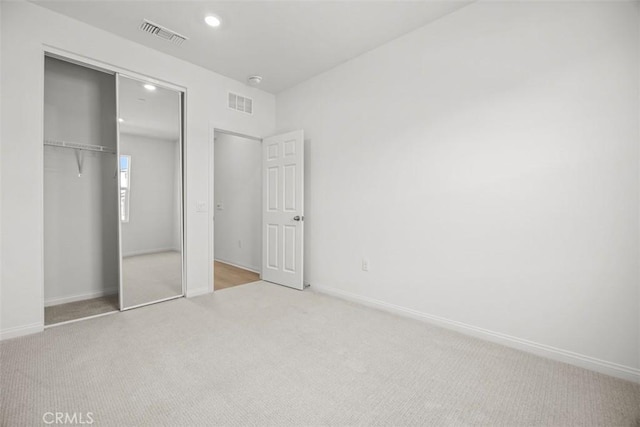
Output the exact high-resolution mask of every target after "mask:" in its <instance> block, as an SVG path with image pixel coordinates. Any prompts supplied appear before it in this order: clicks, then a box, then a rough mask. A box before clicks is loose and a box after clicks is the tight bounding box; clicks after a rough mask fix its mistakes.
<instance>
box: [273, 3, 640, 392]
mask: <svg viewBox="0 0 640 427" xmlns="http://www.w3.org/2000/svg"><path fill="white" fill-rule="evenodd" d="M638 75H639V70H638V5H637V3H622V2H611V3H600V2H566V3H563V2H513V3H508V2H479V3H474V4H472V5H470V6H467V7H465V8H463V9H461V10H459V11H457V12H455V13H453V14H450V15H448V16H447V17H444V18H443V19H440V20H438V21H436V22H434V23H432V24H429V25H427V26H425V27H423V28H421V29H419V30H417V31H415V32H413V33H411V34H409V35H406V36H404V37H401V38H399V39H397V40H395V41H392V42H390V43H388V44H386V45H384V46H381V47H380V48H377V49H375V50H373V51H370V52H369V53H367V54H364V55H362V56H360V57H358V58H356V59H354V60H352V61H350V62H348V63H345V64H343V65H341V66H339V67H337V68H335V69H333V70H331V71H328V72H326V73H324V74H322V75H320V76H318V77H316V78H313V79H311V80H309V81H307V82H305V83H302V84H300V85H299V86H297V87H295V88H292V89H290V90H287V91H285V92H283V93H281V94H279V95H278V96H277V99H276V102H277V121H276V122H277V127H278V129H279V130H280V131H285V130H289V129H294V128H304V130H305V135H306V137H307V138H308V139H309V140H310V147H311V153H310V156H309V158H308V164H307V165H306V166H307V174H308V177H307V183H308V186H307V189H306V191H307V196H308V198H307V205H306V208H307V209H306V218H305V219H306V220H308V221H306V224H305V230H307V231H308V234H307V236H306V242H307V248H306V253H307V259H306V265H307V269H306V272H307V278H306V280H307V281H309V282H310V283H311V286H312V287H314V288H316V289H322V290H325V291H327V292H333V293H334V294H338V295H342V296H344V297H348V298H353V299H358V300H360V301H366V302H369V303H371V304H374V305H377V306H379V307H383V308H387V309H392V310H396V311H403V312H405V313H410V314H412V315H414V316H417V317H422V318H428V319H431V320H432V321H436V322H440V323H441V324H446V325H448V326H450V327H456V328H458V329H461V330H465V331H466V332H469V333H475V334H478V335H481V336H483V337H485V338H491V339H495V340H498V341H501V342H504V343H508V344H510V345H514V346H519V347H521V348H525V349H527V350H529V351H537V352H540V353H542V354H546V355H548V356H552V357H557V358H559V359H563V360H568V361H570V362H571V363H576V364H583V365H585V366H589V367H591V368H595V369H600V370H603V371H606V372H609V373H614V374H616V375H621V376H625V377H629V378H634V379H636V380H640V370H638V368H640V354H639V353H640V351H639V350H640V349H639V338H638V337H639V328H640V324H639V322H638V313H639V310H640V307H639V298H638V297H639V293H640V289H639V283H640V282H639V277H638V268H639V265H638V256H639V251H638V245H639V241H638V240H639V237H638V236H639V234H638V233H639V226H638V225H639V215H638V201H639V197H638V196H639V193H638V190H639V187H638V172H639V168H638V158H639V152H638V141H639V126H638V120H639V118H638V111H639V107H640V105H639V100H638V93H639V91H638V90H639V88H638V82H639V80H638ZM362 258H367V259H368V260H369V261H370V271H369V272H363V271H362V270H361V261H362ZM456 322H457V323H456Z"/></svg>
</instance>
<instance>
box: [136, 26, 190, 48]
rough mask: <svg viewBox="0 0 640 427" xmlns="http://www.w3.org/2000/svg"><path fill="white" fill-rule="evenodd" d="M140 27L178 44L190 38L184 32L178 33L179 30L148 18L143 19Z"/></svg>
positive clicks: (146, 31)
mask: <svg viewBox="0 0 640 427" xmlns="http://www.w3.org/2000/svg"><path fill="white" fill-rule="evenodd" d="M140 29H141V30H142V31H144V32H145V33H149V34H152V35H154V36H156V37H160V38H161V39H163V40H166V41H169V42H171V43H173V44H177V45H178V46H180V45H181V44H182V43H184V41H185V40H188V38H187V37H185V36H183V35H182V34H178V33H177V32H175V31H173V30H170V29H168V28H166V27H163V26H161V25H158V24H156V23H154V22H151V21H149V20H148V19H144V20H142V24H140Z"/></svg>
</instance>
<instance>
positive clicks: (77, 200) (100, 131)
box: [44, 57, 119, 305]
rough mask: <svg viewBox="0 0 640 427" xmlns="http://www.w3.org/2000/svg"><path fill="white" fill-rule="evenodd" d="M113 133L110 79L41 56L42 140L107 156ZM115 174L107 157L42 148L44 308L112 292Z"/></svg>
mask: <svg viewBox="0 0 640 427" xmlns="http://www.w3.org/2000/svg"><path fill="white" fill-rule="evenodd" d="M116 132H117V126H116V88H115V76H114V75H110V74H106V73H103V72H100V71H96V70H92V69H88V68H85V67H81V66H78V65H74V64H71V63H68V62H64V61H60V60H57V59H54V58H49V57H46V58H45V82H44V139H45V140H53V141H67V142H75V143H80V144H87V145H99V146H105V147H108V148H111V149H112V150H113V151H115V150H116ZM116 167H117V164H116V155H115V154H109V153H99V152H92V151H79V150H75V149H70V148H62V147H52V146H47V145H45V146H44V264H45V265H44V275H45V277H44V282H45V286H44V288H45V289H44V291H45V305H55V304H60V303H65V302H70V301H73V300H81V299H86V298H92V297H97V296H100V295H106V294H112V293H117V292H118V283H119V272H118V271H119V270H118V187H117V186H118V181H117V177H116ZM80 168H81V171H80ZM80 172H81V173H80Z"/></svg>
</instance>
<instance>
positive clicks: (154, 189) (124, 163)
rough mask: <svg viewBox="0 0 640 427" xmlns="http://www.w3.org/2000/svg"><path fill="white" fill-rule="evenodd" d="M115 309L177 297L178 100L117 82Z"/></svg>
mask: <svg viewBox="0 0 640 427" xmlns="http://www.w3.org/2000/svg"><path fill="white" fill-rule="evenodd" d="M117 86H118V160H119V161H118V166H119V169H118V170H119V172H118V185H119V191H120V206H119V208H120V211H119V212H120V272H121V284H120V306H121V309H123V310H124V309H128V308H133V307H137V306H140V305H145V304H150V303H154V302H159V301H163V300H167V299H171V298H175V297H179V296H182V295H183V294H184V292H183V256H182V254H183V244H182V242H183V237H182V234H183V233H182V228H183V227H182V93H181V92H178V91H175V90H172V89H168V88H165V87H161V86H159V85H156V84H150V83H148V82H144V81H140V80H136V79H133V78H129V77H125V76H122V75H118V82H117Z"/></svg>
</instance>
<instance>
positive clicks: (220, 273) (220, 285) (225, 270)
mask: <svg viewBox="0 0 640 427" xmlns="http://www.w3.org/2000/svg"><path fill="white" fill-rule="evenodd" d="M213 265H214V267H213V273H214V282H213V286H214V291H219V290H221V289H227V288H231V287H233V286H238V285H245V284H247V283H251V282H257V281H258V280H260V275H259V274H258V273H254V272H253V271H249V270H245V269H242V268H239V267H235V266H233V265H229V264H225V263H223V262H220V261H215V262H214V263H213Z"/></svg>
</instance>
